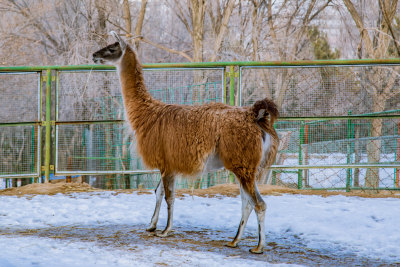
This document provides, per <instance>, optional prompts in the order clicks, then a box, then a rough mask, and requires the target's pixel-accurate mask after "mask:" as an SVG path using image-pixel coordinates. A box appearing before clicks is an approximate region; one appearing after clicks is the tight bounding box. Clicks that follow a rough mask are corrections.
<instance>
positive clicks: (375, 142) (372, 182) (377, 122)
mask: <svg viewBox="0 0 400 267" xmlns="http://www.w3.org/2000/svg"><path fill="white" fill-rule="evenodd" d="M382 103H383V102H382V101H381V97H374V112H381V111H382V110H383V108H384V107H383V106H382ZM381 135H382V119H373V120H372V122H371V137H372V138H379V136H381ZM381 147H382V143H381V140H379V139H372V140H370V141H368V143H367V157H368V163H370V164H374V163H378V162H379V161H380V157H381ZM365 187H374V188H376V187H379V168H369V169H367V173H366V176H365Z"/></svg>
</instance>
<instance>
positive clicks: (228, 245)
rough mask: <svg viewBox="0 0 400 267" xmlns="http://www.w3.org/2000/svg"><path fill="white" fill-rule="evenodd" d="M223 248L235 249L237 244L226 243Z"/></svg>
mask: <svg viewBox="0 0 400 267" xmlns="http://www.w3.org/2000/svg"><path fill="white" fill-rule="evenodd" d="M225 246H227V247H230V248H237V247H238V243H234V242H232V241H231V242H228V243H226V244H225Z"/></svg>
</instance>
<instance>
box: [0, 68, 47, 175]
mask: <svg viewBox="0 0 400 267" xmlns="http://www.w3.org/2000/svg"><path fill="white" fill-rule="evenodd" d="M40 77H41V75H40V73H37V72H26V73H24V72H13V73H11V72H9V73H0V94H1V97H0V124H2V123H3V124H4V123H12V124H14V125H13V126H7V125H0V177H5V178H12V177H30V176H38V175H39V164H38V155H39V154H38V153H39V147H40V145H39V144H40V138H39V136H40V131H39V126H36V125H35V124H31V125H29V124H25V125H20V126H18V123H23V122H35V121H39V120H40V88H41V86H40Z"/></svg>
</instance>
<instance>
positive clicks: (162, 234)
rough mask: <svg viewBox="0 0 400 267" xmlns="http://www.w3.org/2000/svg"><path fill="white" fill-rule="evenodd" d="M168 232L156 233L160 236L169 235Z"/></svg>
mask: <svg viewBox="0 0 400 267" xmlns="http://www.w3.org/2000/svg"><path fill="white" fill-rule="evenodd" d="M168 234H169V232H164V231H163V232H161V233H156V236H158V237H167V236H168Z"/></svg>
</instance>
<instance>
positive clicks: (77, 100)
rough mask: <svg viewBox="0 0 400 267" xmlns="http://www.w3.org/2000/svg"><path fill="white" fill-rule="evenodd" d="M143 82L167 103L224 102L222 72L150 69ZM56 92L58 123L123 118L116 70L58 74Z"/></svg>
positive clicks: (215, 70)
mask: <svg viewBox="0 0 400 267" xmlns="http://www.w3.org/2000/svg"><path fill="white" fill-rule="evenodd" d="M144 79H145V84H146V86H147V89H148V91H149V92H150V94H151V95H153V97H154V98H156V99H158V100H161V101H163V102H164V103H167V104H189V105H195V104H204V103H210V102H222V97H223V88H222V87H223V69H152V70H148V69H147V70H145V71H144ZM57 92H58V97H57V98H58V100H57V103H58V105H57V107H58V108H57V111H58V112H57V113H58V117H57V119H58V120H59V121H77V120H113V119H123V118H124V108H123V103H122V93H121V88H120V84H119V79H118V75H117V74H116V73H115V72H114V71H91V72H88V71H79V72H71V71H62V72H58V86H57Z"/></svg>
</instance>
